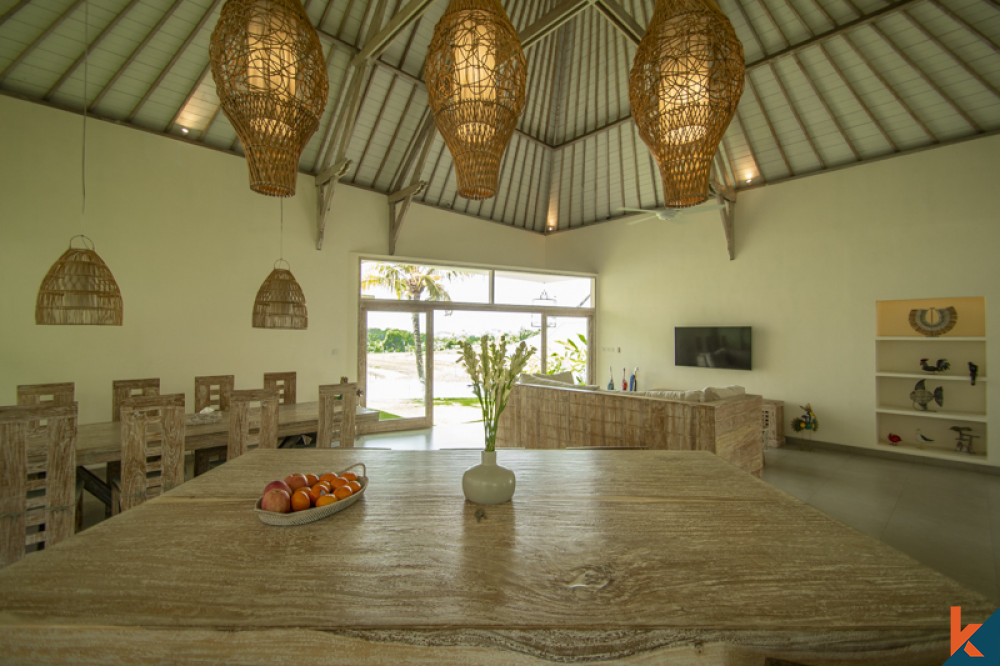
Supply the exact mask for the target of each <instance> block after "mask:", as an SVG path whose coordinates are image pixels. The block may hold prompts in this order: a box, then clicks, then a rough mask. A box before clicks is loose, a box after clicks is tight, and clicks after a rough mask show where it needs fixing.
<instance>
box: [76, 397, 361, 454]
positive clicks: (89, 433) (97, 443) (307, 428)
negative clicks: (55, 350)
mask: <svg viewBox="0 0 1000 666" xmlns="http://www.w3.org/2000/svg"><path fill="white" fill-rule="evenodd" d="M335 411H336V410H335ZM356 412H357V413H356V416H355V422H356V423H358V424H360V423H364V422H371V421H378V410H375V409H368V408H366V407H362V406H361V405H358V406H357V408H356ZM216 415H217V416H218V420H215V421H212V422H201V423H198V422H196V423H193V424H188V425H186V426H185V428H184V448H185V449H186V450H187V451H197V450H199V449H204V448H211V447H215V446H219V444H220V442H221V444H222V445H223V446H225V443H226V436H227V434H228V432H229V412H216ZM318 421H319V402H318V401H313V402H298V403H293V404H290V405H279V407H278V437H279V438H282V437H291V436H292V435H306V434H310V433H314V432H316V429H317V424H318ZM121 455H122V447H121V422H119V421H104V422H101V423H86V424H84V425H81V426H79V427H78V428H77V436H76V464H77V465H81V466H83V465H97V464H101V463H108V462H113V461H115V460H121Z"/></svg>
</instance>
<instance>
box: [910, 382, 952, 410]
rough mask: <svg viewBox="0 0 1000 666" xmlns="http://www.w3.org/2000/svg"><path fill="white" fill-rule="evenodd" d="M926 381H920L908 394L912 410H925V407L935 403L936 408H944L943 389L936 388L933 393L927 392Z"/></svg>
mask: <svg viewBox="0 0 1000 666" xmlns="http://www.w3.org/2000/svg"><path fill="white" fill-rule="evenodd" d="M926 382H927V380H926V379H921V380H920V381H919V382H917V383H916V385H915V386H914V387H913V390H912V391H911V392H910V400H911V401H912V402H913V408H914V409H921V410H923V411H925V412H926V411H928V410H927V405H929V404H931V402H936V403H937V404H938V407H943V406H944V389H943V388H941V387H940V386H938V387H937V388H936V389H934V391H933V392H931V391H928V390H927V384H926Z"/></svg>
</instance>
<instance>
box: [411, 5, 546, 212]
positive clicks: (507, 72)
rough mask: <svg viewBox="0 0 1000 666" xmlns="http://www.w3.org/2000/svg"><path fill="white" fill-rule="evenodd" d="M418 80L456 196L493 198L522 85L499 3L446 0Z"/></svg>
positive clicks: (521, 63)
mask: <svg viewBox="0 0 1000 666" xmlns="http://www.w3.org/2000/svg"><path fill="white" fill-rule="evenodd" d="M424 78H425V79H426V80H427V97H428V101H429V103H430V107H431V112H432V113H433V114H434V124H435V125H437V128H438V131H439V132H440V133H441V136H442V137H443V138H444V141H445V144H447V146H448V150H449V152H451V157H452V160H453V161H454V162H455V176H456V178H457V180H458V193H459V194H460V195H461V196H463V197H465V198H467V199H488V198H490V197H492V196H493V195H494V194H496V191H497V184H498V181H499V179H500V159H501V158H502V157H503V153H504V151H505V150H506V149H507V144H508V143H509V142H510V137H511V135H512V134H513V133H514V127H515V126H516V125H517V119H518V117H519V116H520V115H521V111H522V110H523V109H524V86H525V81H526V79H527V64H526V62H525V59H524V52H523V51H522V50H521V42H520V40H518V38H517V33H516V32H515V31H514V26H512V25H511V23H510V20H509V19H508V18H507V15H506V14H505V13H504V11H503V7H501V6H500V2H499V1H498V0H451V2H450V3H449V4H448V8H447V9H446V10H445V12H444V15H443V16H442V17H441V20H440V21H438V24H437V26H435V28H434V37H433V39H431V45H430V47H429V48H428V50H427V61H426V63H425V64H424Z"/></svg>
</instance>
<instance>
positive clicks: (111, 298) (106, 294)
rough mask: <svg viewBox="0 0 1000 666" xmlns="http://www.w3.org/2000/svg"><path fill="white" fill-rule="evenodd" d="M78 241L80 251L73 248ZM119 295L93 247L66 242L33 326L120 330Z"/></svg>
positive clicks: (83, 177) (41, 292)
mask: <svg viewBox="0 0 1000 666" xmlns="http://www.w3.org/2000/svg"><path fill="white" fill-rule="evenodd" d="M89 19H90V3H85V4H84V21H83V24H84V37H83V42H84V50H83V142H82V144H83V158H82V160H81V167H80V180H81V184H82V195H83V196H82V205H81V211H80V220H81V225H82V224H83V223H84V222H85V221H86V217H87V61H88V59H89V58H88V53H89V44H90V39H89V37H88V35H87V25H88V23H89ZM78 238H79V239H81V244H82V245H83V247H73V241H75V240H77V239H78ZM123 310H124V308H123V306H122V294H121V290H119V289H118V283H117V282H116V281H115V276H114V275H113V274H112V273H111V269H109V268H108V266H107V264H105V263H104V260H103V259H101V257H100V256H99V255H98V254H97V252H96V251H95V250H94V243H93V241H91V240H90V239H89V238H87V237H86V236H84V235H83V234H79V235H77V236H74V237H73V238H71V239H70V241H69V249H68V250H66V251H65V252H63V254H62V256H61V257H59V258H58V259H57V260H56V262H55V263H54V264H52V267H51V268H49V272H48V273H46V274H45V277H44V278H43V279H42V284H41V286H40V287H39V289H38V297H37V298H36V300H35V323H36V324H45V325H91V326H121V325H122V320H123V317H124V313H123Z"/></svg>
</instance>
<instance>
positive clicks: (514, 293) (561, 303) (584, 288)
mask: <svg viewBox="0 0 1000 666" xmlns="http://www.w3.org/2000/svg"><path fill="white" fill-rule="evenodd" d="M495 280H496V281H495V285H494V299H495V302H496V303H498V304H502V305H539V306H554V307H565V308H578V307H585V308H589V307H593V303H592V301H591V293H592V292H593V282H594V281H593V278H589V277H576V276H572V275H546V274H542V273H520V272H513V271H497V272H496V278H495Z"/></svg>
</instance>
